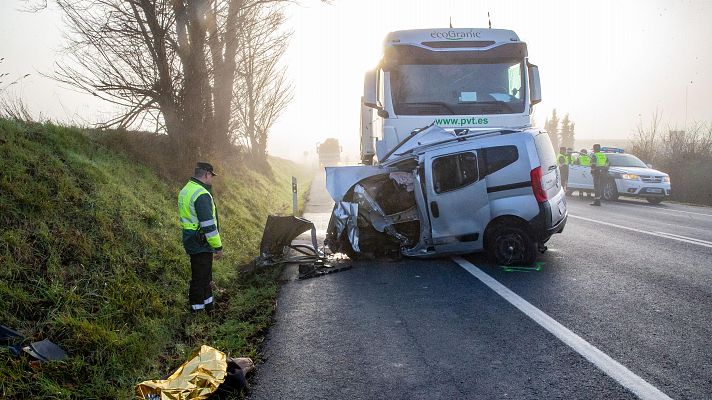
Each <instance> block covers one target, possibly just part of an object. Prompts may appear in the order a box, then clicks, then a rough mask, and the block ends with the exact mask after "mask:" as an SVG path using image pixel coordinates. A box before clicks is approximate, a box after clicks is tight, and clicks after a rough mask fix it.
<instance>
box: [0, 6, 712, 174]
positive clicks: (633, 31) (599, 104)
mask: <svg viewBox="0 0 712 400" xmlns="http://www.w3.org/2000/svg"><path fill="white" fill-rule="evenodd" d="M21 4H22V3H21V2H20V1H19V0H15V1H7V2H3V3H2V4H0V32H1V33H2V36H3V37H4V38H6V40H5V41H3V43H2V44H1V45H0V58H2V57H4V58H5V60H4V61H3V63H1V64H0V71H2V72H8V73H10V77H9V78H16V77H19V76H21V75H24V74H26V73H31V74H32V75H31V76H30V77H28V78H26V79H24V80H22V81H21V82H20V83H19V84H17V85H14V86H13V88H12V90H13V91H14V92H15V93H18V94H21V95H22V97H23V98H24V99H25V101H26V103H27V104H28V105H29V106H30V108H31V110H32V111H33V112H34V113H35V115H38V114H40V113H42V115H43V116H44V117H47V118H52V119H53V120H58V121H60V122H65V121H71V120H74V121H75V122H79V123H85V124H89V123H92V122H97V121H99V120H100V119H102V118H107V117H108V115H110V112H111V107H110V106H107V105H105V104H101V103H99V102H98V101H97V100H96V99H95V98H93V97H92V96H90V95H86V94H80V93H77V92H75V91H73V90H72V89H70V88H67V87H66V85H60V84H59V83H57V82H55V81H52V80H50V79H47V78H44V77H42V76H41V73H45V74H49V73H51V72H52V70H53V64H54V62H56V61H58V60H60V59H62V54H61V52H60V51H59V50H60V49H61V45H62V31H64V30H65V29H66V28H65V27H64V25H63V23H62V21H61V17H60V16H59V15H58V12H57V11H56V10H55V9H54V8H53V7H50V9H48V10H45V11H43V12H41V13H39V14H28V13H21V12H19V11H17V8H18V7H20V6H21ZM488 11H489V12H490V14H491V20H492V27H493V28H504V29H511V30H514V31H515V32H516V33H517V34H518V35H519V37H520V38H521V39H522V40H523V41H525V42H527V45H528V49H529V59H530V61H531V62H532V63H534V64H537V65H538V66H539V68H540V71H541V81H542V89H543V90H542V92H543V98H544V100H543V101H542V103H540V104H539V105H537V106H536V107H535V114H534V118H535V122H536V124H537V126H543V124H544V121H545V119H546V118H547V117H548V116H549V115H550V114H551V110H552V109H553V108H556V109H557V112H558V113H559V115H560V116H562V117H563V115H565V114H566V113H569V114H570V118H571V119H572V120H573V121H574V122H575V123H576V137H577V138H579V139H611V140H614V139H615V140H618V139H629V138H630V137H631V136H632V135H633V134H634V133H635V131H636V127H637V126H638V125H639V124H641V123H642V125H643V126H647V125H648V124H649V122H650V121H651V120H652V118H653V115H654V114H655V113H656V112H658V113H660V114H661V120H662V122H663V126H665V125H670V126H671V127H676V128H684V126H685V124H687V125H690V124H691V123H693V122H704V123H710V122H712V107H709V106H708V105H707V102H706V99H705V96H706V95H707V92H708V91H710V89H712V77H711V76H710V73H709V71H712V52H710V51H709V49H708V48H707V47H709V46H708V45H704V43H705V42H708V41H709V39H710V38H712V24H709V19H710V17H712V2H708V1H682V0H679V1H663V0H655V1H615V2H614V1H611V0H608V1H599V2H559V1H543V2H536V4H535V2H526V1H521V0H516V1H506V2H504V1H489V0H488V1H484V0H482V1H445V2H439V3H437V4H434V3H430V2H424V1H411V2H405V1H382V2H377V1H373V0H367V1H356V0H337V1H335V2H334V4H333V5H328V4H324V3H322V2H320V1H316V0H310V1H303V2H301V5H290V6H289V7H288V8H287V14H288V16H289V20H288V23H287V26H286V27H285V29H291V30H292V31H293V32H294V34H293V37H292V42H291V45H290V48H289V49H288V51H287V53H286V54H285V58H284V62H285V63H286V64H287V65H288V68H289V72H288V74H289V76H290V78H291V79H292V81H293V82H294V90H295V97H294V101H293V102H292V104H291V105H290V106H289V107H288V108H287V110H286V111H285V113H284V114H283V115H282V117H281V118H280V119H279V120H278V122H277V123H276V124H275V126H274V128H273V130H272V133H271V136H270V142H269V147H268V149H269V152H270V154H272V155H275V156H279V157H281V158H290V159H294V160H301V159H303V154H304V152H305V151H306V152H309V153H310V154H313V153H314V149H315V146H316V144H317V143H318V142H320V141H322V140H324V139H325V138H327V137H336V138H338V139H339V140H340V142H341V144H342V147H343V148H344V152H345V153H347V155H348V157H349V158H350V159H352V160H354V159H356V158H357V155H358V148H359V145H358V143H359V142H358V140H359V136H358V135H359V132H358V130H359V100H360V96H361V91H362V85H363V84H362V79H363V74H364V72H365V71H366V70H367V69H369V68H373V67H374V66H375V65H376V64H377V62H378V60H379V58H380V55H381V50H382V47H381V46H382V42H383V38H384V36H385V35H386V33H387V32H389V31H393V30H399V29H416V28H438V27H447V26H448V23H449V20H450V18H451V17H452V23H453V25H454V26H455V27H486V26H487V22H488V21H487V12H488ZM700 42H701V43H703V45H699V44H698V43H700ZM705 46H707V47H705ZM6 83H7V81H6ZM4 85H5V84H3V87H4ZM295 132H296V136H295ZM295 137H299V140H293V139H294V138H295Z"/></svg>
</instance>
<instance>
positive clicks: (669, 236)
mask: <svg viewBox="0 0 712 400" xmlns="http://www.w3.org/2000/svg"><path fill="white" fill-rule="evenodd" d="M569 217H571V218H576V219H582V220H584V221H589V222H593V223H596V224H601V225H608V226H612V227H614V228H620V229H627V230H629V231H633V232H638V233H644V234H646V235H651V236H657V237H661V238H665V239H672V240H677V241H680V242H685V243H692V244H696V245H699V246H704V247H709V248H711V249H712V243H709V242H706V241H700V240H698V239H692V238H685V237H684V236H682V237H679V236H677V235H673V234H671V233H665V232H650V231H644V230H642V229H636V228H630V227H628V226H623V225H618V224H612V223H610V222H603V221H596V220H595V219H591V218H586V217H579V216H578V215H572V214H569Z"/></svg>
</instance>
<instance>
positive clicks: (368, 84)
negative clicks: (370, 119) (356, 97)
mask: <svg viewBox="0 0 712 400" xmlns="http://www.w3.org/2000/svg"><path fill="white" fill-rule="evenodd" d="M376 86H377V84H376V70H371V71H368V72H366V76H364V78H363V105H364V106H366V107H370V108H378V90H377V87H376Z"/></svg>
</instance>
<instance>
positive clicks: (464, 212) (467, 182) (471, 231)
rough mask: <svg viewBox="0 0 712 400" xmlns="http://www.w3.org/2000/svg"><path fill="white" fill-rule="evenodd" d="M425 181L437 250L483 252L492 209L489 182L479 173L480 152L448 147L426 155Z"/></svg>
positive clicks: (434, 242)
mask: <svg viewBox="0 0 712 400" xmlns="http://www.w3.org/2000/svg"><path fill="white" fill-rule="evenodd" d="M483 175H484V174H483ZM425 180H426V183H425V192H426V197H427V200H426V202H427V207H428V212H429V216H430V227H431V232H432V240H433V245H434V246H435V250H436V251H437V252H472V251H477V250H481V249H482V239H483V236H484V228H485V227H486V226H487V223H488V222H489V215H490V209H489V199H488V197H487V183H486V182H485V180H484V176H482V177H481V176H480V172H479V164H478V162H477V150H476V149H474V148H471V149H457V150H456V151H453V149H452V148H449V149H441V150H437V151H434V152H432V153H431V154H427V155H426V157H425Z"/></svg>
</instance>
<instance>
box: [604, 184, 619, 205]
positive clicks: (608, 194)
mask: <svg viewBox="0 0 712 400" xmlns="http://www.w3.org/2000/svg"><path fill="white" fill-rule="evenodd" d="M603 200H607V201H615V200H618V188H617V187H616V182H615V181H613V180H608V181H606V183H604V184H603Z"/></svg>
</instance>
